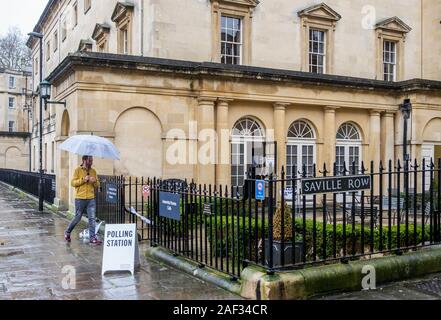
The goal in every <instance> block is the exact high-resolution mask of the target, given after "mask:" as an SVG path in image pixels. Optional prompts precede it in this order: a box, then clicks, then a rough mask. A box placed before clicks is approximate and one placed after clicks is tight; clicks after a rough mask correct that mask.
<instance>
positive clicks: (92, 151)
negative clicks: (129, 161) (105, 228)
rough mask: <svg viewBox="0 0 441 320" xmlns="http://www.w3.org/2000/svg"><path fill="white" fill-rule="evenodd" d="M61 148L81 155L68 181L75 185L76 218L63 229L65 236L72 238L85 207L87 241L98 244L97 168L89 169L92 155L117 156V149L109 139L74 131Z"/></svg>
mask: <svg viewBox="0 0 441 320" xmlns="http://www.w3.org/2000/svg"><path fill="white" fill-rule="evenodd" d="M59 149H60V150H64V151H68V152H71V153H74V154H77V155H87V156H83V163H82V164H81V166H80V167H78V168H77V169H76V170H75V172H74V175H73V177H72V181H71V185H72V187H74V188H75V218H74V219H73V220H72V222H71V223H70V225H69V227H68V228H67V229H66V231H65V233H64V239H65V240H66V241H68V242H70V241H71V238H70V234H71V232H72V230H73V229H74V228H75V226H76V225H77V224H78V222H80V220H81V216H82V215H83V212H84V211H87V216H88V218H89V241H90V244H93V245H100V244H101V243H102V242H101V241H100V240H99V239H98V237H97V236H96V234H95V223H96V221H95V213H96V202H95V189H96V188H99V186H100V182H99V180H98V177H97V174H96V171H95V170H94V169H92V164H93V157H98V158H102V159H112V160H119V159H120V156H119V151H118V149H117V148H116V147H115V145H114V144H113V143H112V142H110V141H109V140H108V139H106V138H103V137H98V136H95V135H93V134H92V135H75V136H72V137H70V138H69V139H67V140H66V141H64V142H63V143H62V144H61V145H60V146H59Z"/></svg>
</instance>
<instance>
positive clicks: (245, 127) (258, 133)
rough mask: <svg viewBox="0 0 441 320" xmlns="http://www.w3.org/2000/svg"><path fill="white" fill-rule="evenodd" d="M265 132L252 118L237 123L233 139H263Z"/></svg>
mask: <svg viewBox="0 0 441 320" xmlns="http://www.w3.org/2000/svg"><path fill="white" fill-rule="evenodd" d="M263 136H264V135H263V131H262V128H261V127H260V125H259V124H258V123H257V121H256V120H254V119H251V118H242V119H240V120H239V121H237V122H236V124H235V125H234V128H233V137H240V138H247V137H261V138H263Z"/></svg>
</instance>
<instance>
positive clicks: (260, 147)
mask: <svg viewBox="0 0 441 320" xmlns="http://www.w3.org/2000/svg"><path fill="white" fill-rule="evenodd" d="M264 140H265V134H264V131H263V130H262V127H261V126H260V124H259V123H258V122H257V121H256V120H254V119H252V118H248V117H247V118H242V119H240V120H239V121H237V122H236V124H235V125H234V127H233V132H232V137H231V184H232V186H238V187H240V191H242V190H241V187H242V186H243V184H244V181H245V178H246V176H247V174H252V175H254V176H255V175H261V174H262V168H263V166H264V159H265V153H266V152H265V150H264V149H265V142H264Z"/></svg>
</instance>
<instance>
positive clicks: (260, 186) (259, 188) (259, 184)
mask: <svg viewBox="0 0 441 320" xmlns="http://www.w3.org/2000/svg"><path fill="white" fill-rule="evenodd" d="M256 200H265V181H264V180H256Z"/></svg>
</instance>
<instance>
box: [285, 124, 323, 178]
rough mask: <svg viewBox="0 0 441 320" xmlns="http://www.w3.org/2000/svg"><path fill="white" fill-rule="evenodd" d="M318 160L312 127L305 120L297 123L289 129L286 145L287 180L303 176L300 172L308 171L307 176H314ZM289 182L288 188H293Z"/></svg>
mask: <svg viewBox="0 0 441 320" xmlns="http://www.w3.org/2000/svg"><path fill="white" fill-rule="evenodd" d="M315 160H316V141H315V133H314V130H313V129H312V127H311V126H310V125H309V124H308V123H307V122H306V121H303V120H298V121H295V122H293V123H292V124H291V126H290V127H289V129H288V142H287V144H286V179H289V180H290V179H292V178H294V177H296V176H301V174H299V172H303V168H305V169H306V171H305V173H306V175H307V176H312V175H313V173H314V172H313V170H314V163H315ZM289 180H288V182H287V186H288V187H291V182H290V181H289Z"/></svg>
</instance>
